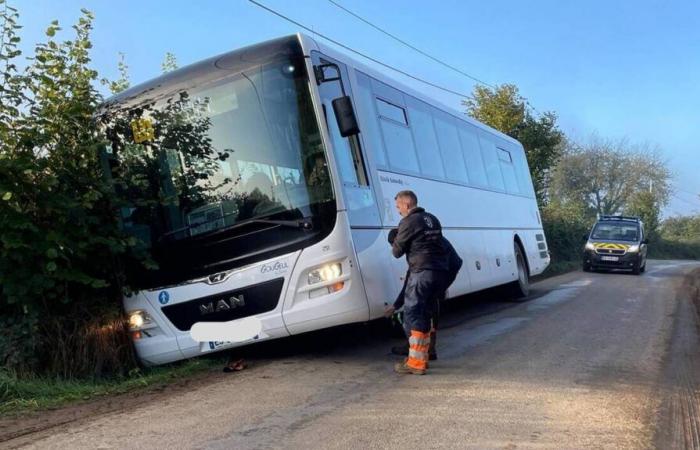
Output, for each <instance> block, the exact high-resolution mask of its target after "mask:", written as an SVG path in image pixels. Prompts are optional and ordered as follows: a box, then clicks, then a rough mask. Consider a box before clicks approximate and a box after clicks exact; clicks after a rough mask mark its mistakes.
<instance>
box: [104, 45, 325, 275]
mask: <svg viewBox="0 0 700 450" xmlns="http://www.w3.org/2000/svg"><path fill="white" fill-rule="evenodd" d="M304 72H305V69H304V66H303V60H301V61H299V60H296V59H293V58H292V59H288V60H275V61H274V62H269V63H266V64H262V65H259V66H255V67H252V68H248V69H246V70H244V71H242V72H240V73H237V74H235V75H233V76H230V77H227V78H224V79H223V80H218V81H215V82H212V83H209V84H207V85H204V86H200V87H197V88H193V89H187V90H179V91H176V92H174V93H172V94H171V95H168V96H166V97H161V98H159V99H157V100H153V101H151V102H150V103H149V102H146V103H139V104H137V105H136V106H132V107H129V108H125V109H121V110H120V109H119V108H118V107H117V108H111V110H110V111H109V112H108V113H105V115H104V116H103V117H102V123H103V125H104V129H105V133H106V136H107V137H108V141H109V143H110V144H109V145H108V147H107V150H106V153H107V154H109V155H110V158H111V159H112V160H113V161H115V163H114V164H112V168H111V176H112V179H113V182H114V184H115V187H116V190H117V192H118V194H119V197H120V198H122V199H123V200H122V204H121V205H119V206H120V208H119V211H120V218H121V223H122V225H123V229H124V231H125V232H127V233H128V234H130V235H132V236H134V237H136V238H137V239H138V240H139V241H140V242H142V243H143V244H144V245H145V246H146V247H147V248H149V249H155V250H156V251H155V255H158V254H159V251H157V250H158V249H157V248H158V247H160V248H161V251H160V254H161V255H165V254H167V255H168V258H172V257H173V254H172V253H173V252H172V251H164V248H165V247H166V246H171V247H172V246H174V245H177V244H178V243H181V242H184V241H188V240H192V239H204V238H207V237H208V236H212V237H213V236H215V237H216V238H217V239H225V238H229V239H230V238H231V236H229V235H227V230H231V233H235V232H237V231H236V230H239V229H240V228H241V227H240V226H239V225H241V224H243V223H244V222H250V223H251V224H252V223H267V222H270V223H272V222H273V221H274V220H277V221H278V223H286V222H284V221H295V220H296V221H300V220H310V221H312V220H315V218H318V215H319V214H320V211H321V210H327V209H328V208H327V206H328V205H329V204H333V205H334V202H333V200H334V197H333V190H332V188H331V182H330V176H329V173H328V168H327V162H326V157H325V154H324V151H323V145H322V141H321V136H320V133H319V129H318V124H317V120H316V117H315V114H314V110H313V106H312V102H311V96H310V92H309V87H308V79H307V78H306V76H305V75H304ZM324 205H325V209H324ZM263 218H264V219H267V222H266V221H264V220H256V219H263ZM290 228H293V227H290ZM257 238H258V241H259V242H258V247H260V246H262V247H264V246H265V242H264V240H260V237H259V236H258V237H257ZM275 244H276V245H279V242H275ZM238 247H239V248H240V245H239V246H238ZM190 253H191V252H190ZM229 254H230V252H229ZM178 256H182V257H188V258H189V257H191V255H175V257H176V258H177V257H178ZM212 257H213V256H211V257H205V258H204V259H206V261H204V260H203V261H200V265H202V266H207V267H209V266H211V265H212V263H215V262H216V261H212V260H211V258H212ZM161 263H164V264H167V262H166V261H161ZM161 265H162V264H161ZM184 276H187V275H184Z"/></svg>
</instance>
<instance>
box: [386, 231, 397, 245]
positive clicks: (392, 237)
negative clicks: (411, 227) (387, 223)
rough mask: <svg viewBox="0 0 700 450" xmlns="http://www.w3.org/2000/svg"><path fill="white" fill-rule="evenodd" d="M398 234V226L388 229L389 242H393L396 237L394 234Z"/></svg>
mask: <svg viewBox="0 0 700 450" xmlns="http://www.w3.org/2000/svg"><path fill="white" fill-rule="evenodd" d="M397 234H399V229H398V228H392V229H391V230H389V239H388V240H389V243H390V244H393V243H394V240H395V239H396V235H397Z"/></svg>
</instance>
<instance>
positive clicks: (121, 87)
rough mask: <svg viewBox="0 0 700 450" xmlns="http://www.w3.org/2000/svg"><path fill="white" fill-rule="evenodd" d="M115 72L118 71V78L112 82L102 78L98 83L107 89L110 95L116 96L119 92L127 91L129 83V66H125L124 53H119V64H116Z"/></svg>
mask: <svg viewBox="0 0 700 450" xmlns="http://www.w3.org/2000/svg"><path fill="white" fill-rule="evenodd" d="M117 70H118V71H119V78H117V79H116V80H114V81H110V80H108V79H106V78H103V79H102V80H101V81H100V82H101V83H102V84H103V85H105V86H107V87H108V88H109V91H110V92H111V93H112V94H118V93H120V92H121V91H125V90H127V89H129V86H130V85H131V82H130V81H129V66H128V65H127V64H126V59H125V56H124V53H121V52H119V62H118V63H117Z"/></svg>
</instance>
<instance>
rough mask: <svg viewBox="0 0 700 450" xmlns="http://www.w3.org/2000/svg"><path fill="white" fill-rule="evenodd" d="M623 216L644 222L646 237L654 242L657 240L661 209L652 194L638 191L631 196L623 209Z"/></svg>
mask: <svg viewBox="0 0 700 450" xmlns="http://www.w3.org/2000/svg"><path fill="white" fill-rule="evenodd" d="M625 214H628V215H632V216H638V217H640V218H641V219H642V221H643V222H644V229H645V231H646V234H647V236H648V237H649V238H650V239H654V240H655V239H656V238H657V236H658V228H659V218H660V216H661V207H660V205H659V202H658V200H657V198H656V197H655V196H654V194H653V193H652V192H650V191H638V192H636V193H634V194H632V196H631V198H630V199H629V201H628V203H627V206H626V208H625Z"/></svg>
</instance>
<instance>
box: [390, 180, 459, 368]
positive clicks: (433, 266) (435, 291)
mask: <svg viewBox="0 0 700 450" xmlns="http://www.w3.org/2000/svg"><path fill="white" fill-rule="evenodd" d="M394 199H395V200H396V209H397V210H398V212H399V215H400V216H401V217H402V219H401V222H399V227H398V230H397V231H396V237H395V239H394V240H393V243H392V244H391V252H392V254H393V255H394V257H395V258H400V257H402V256H403V255H406V260H407V261H408V270H409V277H408V281H407V282H406V290H405V293H404V307H403V309H404V330H405V331H406V335H407V336H408V344H409V352H408V358H406V360H405V361H404V362H403V363H398V364H397V365H396V366H395V367H394V370H395V371H396V372H398V373H404V374H415V375H423V374H425V372H426V370H427V365H428V349H429V347H430V329H431V323H430V322H431V321H430V318H431V310H432V305H431V300H432V299H433V298H436V297H437V296H438V295H439V294H440V293H441V292H442V291H443V290H444V287H443V286H444V283H445V278H446V272H447V270H448V265H447V254H446V251H445V248H444V246H443V243H442V227H441V226H440V221H439V220H438V219H437V217H435V216H433V215H432V214H430V213H428V212H426V211H425V210H424V209H423V208H419V207H418V198H417V197H416V194H414V193H413V192H412V191H401V192H399V193H398V194H396V197H394Z"/></svg>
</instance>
